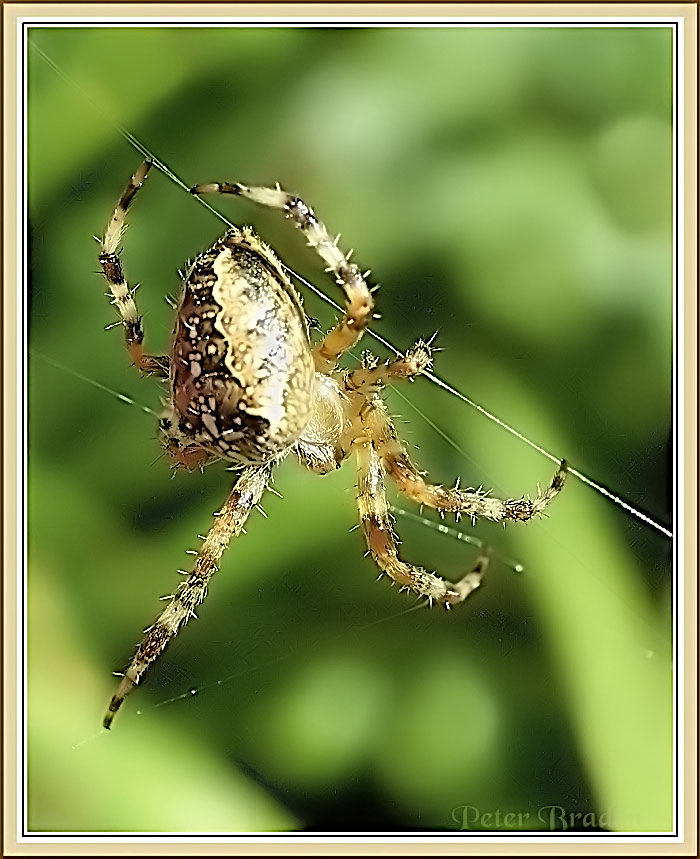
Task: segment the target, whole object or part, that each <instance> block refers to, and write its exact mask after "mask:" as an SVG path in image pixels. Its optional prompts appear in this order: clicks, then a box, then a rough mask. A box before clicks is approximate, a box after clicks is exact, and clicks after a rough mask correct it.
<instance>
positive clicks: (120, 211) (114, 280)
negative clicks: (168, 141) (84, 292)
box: [99, 161, 169, 378]
mask: <svg viewBox="0 0 700 859" xmlns="http://www.w3.org/2000/svg"><path fill="white" fill-rule="evenodd" d="M151 164H152V162H151V161H144V163H143V164H142V165H141V166H140V167H139V169H138V170H137V171H136V173H134V175H133V176H132V177H131V179H130V181H129V184H128V185H127V186H126V188H125V190H124V193H123V194H122V195H121V197H120V198H119V202H118V203H117V207H116V209H115V210H114V212H113V213H112V217H111V218H110V220H109V223H108V224H107V229H106V230H105V234H104V238H103V239H102V241H101V243H100V254H99V261H100V265H101V266H102V271H103V272H104V276H105V277H106V278H107V283H108V284H109V289H110V291H111V293H112V295H113V296H114V298H113V299H112V304H114V305H115V307H116V308H117V311H118V313H119V316H120V318H121V322H122V325H123V326H124V334H125V338H126V348H127V349H128V351H129V354H130V355H131V359H132V361H133V362H134V364H135V365H136V367H138V369H139V370H140V371H141V372H142V373H144V374H145V375H147V376H160V377H163V378H164V377H167V375H168V372H169V361H168V357H167V355H147V354H146V353H145V352H144V351H143V322H142V317H141V316H139V314H138V310H137V309H136V302H135V301H134V290H132V289H131V288H130V287H129V284H128V283H127V282H126V280H125V279H124V273H123V271H122V264H121V261H120V259H119V255H120V253H121V240H122V236H123V235H124V230H125V229H126V213H127V209H128V208H129V205H130V204H131V201H132V200H133V199H134V197H135V196H136V193H137V191H139V190H140V189H141V187H142V186H143V183H144V182H145V181H146V176H148V171H149V170H150V169H151Z"/></svg>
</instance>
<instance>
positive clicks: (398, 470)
mask: <svg viewBox="0 0 700 859" xmlns="http://www.w3.org/2000/svg"><path fill="white" fill-rule="evenodd" d="M362 420H363V423H364V424H365V425H366V433H367V435H368V436H369V437H370V438H372V439H373V440H374V443H375V445H376V447H377V451H378V452H379V455H380V456H381V459H382V463H383V466H384V468H385V470H386V472H387V474H388V475H389V477H390V478H391V479H392V480H393V481H394V483H395V484H396V485H397V487H398V488H399V489H400V490H401V492H403V493H404V494H405V495H407V496H408V497H409V498H410V499H411V500H412V501H415V503H416V504H422V505H425V506H426V507H433V508H435V509H436V510H440V511H441V512H445V513H454V514H455V515H456V516H457V517H458V518H459V517H460V516H469V517H470V518H471V519H472V521H473V520H475V519H476V518H477V517H479V516H481V517H483V518H485V519H491V520H492V521H494V522H505V521H508V520H513V521H516V522H526V521H527V520H529V519H532V517H533V516H536V515H538V514H541V513H543V512H544V510H545V508H546V507H547V506H548V505H549V503H550V502H551V501H552V499H553V498H555V497H556V496H557V495H558V494H559V492H560V491H561V488H562V487H563V485H564V481H565V480H566V475H567V471H568V467H567V463H566V460H562V461H561V463H560V464H559V468H558V469H557V471H556V473H555V475H554V477H553V478H552V482H551V483H550V485H549V486H548V487H547V489H545V490H544V492H539V491H538V493H537V495H536V496H535V497H534V498H529V497H527V496H523V497H522V498H509V499H507V500H501V499H500V498H494V497H493V496H491V495H488V494H487V493H486V492H484V491H483V490H481V489H479V490H465V489H459V488H458V487H457V486H455V487H454V488H449V487H447V486H441V485H439V484H433V483H428V482H427V481H426V480H425V479H424V477H423V475H422V474H421V473H420V472H419V471H418V469H417V468H416V466H415V465H414V464H413V463H412V462H411V460H410V459H409V457H408V454H407V453H406V451H405V450H404V448H403V446H402V444H401V442H400V441H399V439H398V435H397V433H396V430H395V428H394V425H393V424H392V422H391V419H390V418H389V416H388V415H387V413H386V410H385V409H384V408H383V406H382V405H381V404H380V403H379V402H377V401H376V400H375V401H372V402H371V407H370V408H368V409H366V410H365V413H364V414H363V418H362Z"/></svg>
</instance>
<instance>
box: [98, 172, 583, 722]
mask: <svg viewBox="0 0 700 859" xmlns="http://www.w3.org/2000/svg"><path fill="white" fill-rule="evenodd" d="M152 163H153V162H152V161H148V160H147V161H145V162H144V163H143V164H142V165H141V167H140V168H139V169H138V170H137V172H136V173H135V174H134V176H133V177H132V178H131V180H130V182H129V184H128V185H127V187H126V189H125V191H124V193H123V194H122V196H121V198H120V199H119V202H118V203H117V206H116V208H115V210H114V213H113V215H112V217H111V219H110V221H109V222H108V225H107V229H106V231H105V234H104V239H103V240H102V241H101V244H100V253H99V261H100V265H101V267H102V271H103V272H104V275H105V278H106V280H107V283H108V284H109V289H110V293H111V295H112V303H113V304H114V305H115V306H116V308H117V311H118V313H119V320H120V322H121V324H122V326H123V329H124V333H125V340H126V347H127V350H128V352H129V355H130V356H131V359H132V361H133V363H134V365H135V366H136V367H137V368H138V369H139V370H140V371H141V373H143V374H144V375H148V376H156V377H160V378H162V379H167V380H168V395H167V399H166V401H165V405H164V411H163V413H162V417H161V418H160V421H159V435H160V439H161V442H162V444H163V447H164V448H165V451H166V452H167V454H168V455H169V457H170V458H171V460H172V462H173V465H174V466H175V467H182V468H185V469H188V470H193V469H197V468H203V467H204V465H205V464H207V463H209V462H212V461H215V460H225V461H227V462H229V463H232V464H233V466H234V467H235V468H236V469H237V470H239V475H238V479H237V480H236V482H235V485H234V486H233V489H232V490H231V492H230V494H229V496H228V498H227V499H226V501H225V503H224V505H223V507H222V508H221V509H220V510H219V512H218V513H216V514H215V521H214V524H213V526H212V527H211V529H210V530H209V532H208V534H207V535H206V537H205V538H204V542H203V543H202V546H201V548H200V550H199V552H198V553H197V557H196V560H195V562H194V565H193V567H192V569H191V571H190V572H189V573H186V578H184V579H183V581H182V582H181V583H180V585H179V587H178V588H177V589H176V591H175V593H174V594H173V595H172V596H171V597H170V599H169V602H168V604H167V606H166V607H165V609H164V610H163V611H162V612H161V614H160V615H159V616H158V618H157V619H156V620H155V622H154V623H153V624H152V625H151V626H150V627H149V628H148V629H147V630H146V631H145V633H144V638H143V640H142V641H141V644H140V645H139V647H138V649H137V651H136V653H135V655H134V656H133V658H132V660H131V663H130V664H129V667H128V668H127V670H126V672H125V673H124V674H123V675H122V679H121V682H120V684H119V688H118V689H117V692H116V694H115V695H114V696H113V697H112V699H111V700H110V702H109V706H108V709H107V713H106V715H105V717H104V720H103V725H104V727H105V728H109V727H110V726H111V723H112V720H113V719H114V715H115V713H116V712H117V710H118V709H119V707H120V706H121V704H122V702H123V701H124V699H125V698H126V696H127V695H128V693H129V692H130V691H131V690H132V689H133V687H134V686H135V685H136V684H137V683H139V682H140V681H141V680H142V679H143V677H144V675H145V673H146V672H147V670H148V669H149V668H150V666H151V665H152V664H153V663H154V662H155V660H156V659H157V658H158V657H159V656H160V654H161V653H162V652H163V651H164V650H165V648H166V646H167V645H168V643H169V642H170V640H171V639H172V638H173V637H174V636H175V635H176V634H177V632H178V631H179V629H180V628H181V627H182V626H184V624H186V623H187V621H188V620H190V618H193V617H195V616H196V615H195V609H196V608H197V606H198V605H199V604H200V603H201V602H202V601H203V600H204V598H205V596H206V593H207V588H208V585H209V580H210V579H211V577H212V575H213V574H214V573H216V572H217V570H218V569H219V563H220V560H221V557H222V555H223V553H224V551H225V550H226V548H227V547H228V544H229V542H230V541H231V539H232V538H233V537H236V536H238V535H239V534H240V533H241V531H242V530H243V526H244V524H245V522H246V519H247V518H248V516H249V514H250V512H251V510H252V509H253V508H254V507H255V506H256V505H257V504H258V502H259V501H260V499H261V497H262V495H263V493H264V492H265V490H266V488H267V487H268V484H269V482H270V479H271V476H272V473H273V470H274V468H275V466H277V465H278V464H279V463H280V462H281V461H282V460H283V459H284V458H285V457H286V456H287V455H288V454H289V453H291V452H294V453H296V454H297V456H298V458H299V461H300V462H301V464H302V465H304V466H306V468H308V469H310V470H311V471H313V472H316V473H317V474H326V473H328V472H330V471H332V470H333V469H335V468H339V467H340V466H341V464H342V463H343V462H344V461H345V460H346V459H348V458H349V457H350V456H351V455H354V457H355V459H356V463H357V470H358V483H357V505H358V509H359V515H360V521H361V526H362V530H363V532H364V537H365V540H366V543H367V548H368V554H370V555H371V556H372V558H373V559H374V561H375V562H376V564H377V566H378V567H379V569H380V571H381V573H386V574H387V575H388V576H389V577H390V578H391V579H392V580H393V582H396V583H398V584H399V585H401V586H402V588H405V589H410V590H412V591H414V592H415V593H416V594H418V595H420V596H422V597H425V598H426V599H427V600H428V601H429V602H430V603H431V604H432V603H433V602H437V603H441V604H442V605H444V606H445V608H446V609H449V608H451V607H452V606H453V605H455V604H457V603H461V602H463V601H464V600H465V599H466V598H467V597H468V596H469V594H470V593H471V592H472V591H473V590H475V589H476V588H477V587H478V586H479V584H480V582H481V578H482V576H483V574H484V572H485V570H486V567H487V563H488V560H487V556H486V555H485V554H484V555H482V556H481V557H479V558H478V559H477V561H476V563H475V564H474V566H473V567H472V569H470V570H469V571H468V572H467V573H466V575H464V576H463V577H462V578H461V579H459V580H458V581H457V582H454V583H452V582H448V581H445V580H444V579H442V578H440V577H439V576H437V575H436V574H434V573H432V572H428V571H427V570H424V569H422V568H421V567H418V566H414V565H413V564H409V563H406V562H405V561H403V560H402V559H401V558H400V557H399V554H398V547H397V544H398V541H397V537H396V535H395V533H394V529H393V527H392V520H391V518H390V515H389V512H388V508H387V501H386V494H385V480H386V477H387V475H388V476H389V478H391V480H393V481H394V483H395V484H396V485H397V487H398V489H399V490H400V491H401V492H403V493H404V494H405V495H407V496H408V497H409V498H410V499H411V500H412V501H414V502H416V503H417V504H421V505H426V506H428V507H433V508H436V509H437V510H439V511H441V512H442V513H444V512H450V513H454V514H456V515H457V516H459V515H461V514H463V515H466V516H469V517H470V518H471V519H472V522H473V521H474V520H475V519H476V517H478V516H482V517H484V518H486V519H491V520H494V521H502V522H505V521H507V520H515V521H520V522H524V521H527V520H530V519H531V518H532V517H533V516H535V515H536V514H540V513H542V512H543V511H544V509H545V508H546V507H547V505H548V504H549V503H550V501H551V500H552V499H553V498H554V497H555V496H556V495H557V493H558V492H559V491H560V489H561V488H562V486H563V484H564V480H565V478H566V473H567V466H566V462H565V461H562V462H561V464H560V466H559V468H558V470H557V472H556V474H555V475H554V478H553V480H552V482H551V484H550V486H549V488H548V489H547V490H546V491H544V492H538V494H537V495H536V496H535V497H534V498H528V497H522V498H519V499H510V500H500V499H498V498H494V497H492V496H491V495H490V494H489V493H487V492H484V491H482V490H481V489H478V490H472V489H468V490H464V489H459V488H458V487H455V488H452V489H450V488H447V487H445V486H440V485H434V484H430V483H428V482H427V481H426V480H425V479H424V478H423V476H422V473H421V472H420V471H418V469H417V468H416V466H415V465H414V464H413V463H412V462H411V460H410V459H409V457H408V454H407V452H406V449H405V447H404V445H403V444H402V442H401V441H400V439H399V438H398V435H397V433H396V430H395V428H394V425H393V423H392V421H391V418H390V417H389V414H388V412H387V410H386V408H385V406H384V403H383V401H382V395H381V392H382V387H383V385H385V384H386V383H388V382H397V381H400V380H402V379H413V378H415V377H416V376H417V375H419V374H420V373H423V372H425V371H426V370H428V369H429V368H430V367H431V365H432V349H431V344H430V342H427V341H424V340H419V341H418V342H417V343H416V344H415V346H413V347H412V348H411V349H409V350H408V351H407V352H406V353H405V354H404V355H403V356H400V357H399V358H397V359H395V360H392V361H387V362H385V363H380V362H379V360H378V359H377V358H373V357H372V356H371V355H368V354H366V355H365V356H364V357H363V361H362V366H361V367H360V368H357V369H354V370H350V371H346V370H343V369H340V368H339V367H338V365H337V362H338V359H339V358H340V357H341V356H342V355H343V354H344V353H345V352H347V351H348V350H349V349H351V348H352V347H353V346H354V345H355V344H356V343H357V342H358V341H359V339H360V338H361V337H362V334H363V333H364V331H365V329H366V328H367V326H368V324H369V321H370V319H371V318H372V314H373V308H374V300H373V298H372V292H373V291H372V290H371V289H370V288H369V287H368V285H367V281H366V277H367V275H368V274H369V272H365V273H364V274H362V273H361V272H360V270H359V268H358V267H357V266H356V265H354V264H353V263H351V262H350V261H349V257H350V254H348V255H347V256H346V255H344V254H343V253H341V251H340V250H339V249H338V246H337V239H336V240H335V241H333V240H332V239H331V238H330V236H329V234H328V232H327V230H326V228H325V226H324V225H323V224H322V223H321V222H320V221H319V220H318V218H317V217H316V215H315V214H314V212H313V211H312V210H311V209H310V208H309V206H307V205H306V204H305V203H304V202H303V201H302V200H301V199H299V197H296V196H293V195H291V194H288V193H285V192H284V191H282V190H281V189H280V187H279V186H277V187H276V188H266V187H247V186H245V185H241V184H239V183H231V182H218V183H212V184H204V185H196V186H195V187H194V188H191V189H190V190H191V193H193V194H235V195H237V196H239V197H245V198H246V199H248V200H252V201H253V202H256V203H259V204H261V205H263V206H269V207H271V208H273V209H278V210H279V211H281V212H283V213H284V215H285V216H286V217H287V218H290V219H291V220H292V221H293V222H294V223H295V224H296V226H297V227H299V229H300V230H301V231H302V233H303V234H304V236H305V237H306V239H307V242H308V244H309V245H310V246H311V247H313V248H314V249H315V250H316V252H317V253H318V255H319V256H320V257H321V259H322V260H323V262H324V263H325V265H326V266H327V269H326V270H327V271H328V272H330V273H332V274H333V276H334V277H335V280H336V282H337V284H338V285H339V286H340V287H341V288H342V290H343V292H344V295H345V312H344V315H343V317H342V318H341V319H340V321H339V322H338V323H337V324H336V325H335V327H334V328H333V329H332V330H331V331H330V332H329V333H327V334H326V335H325V337H323V339H322V340H321V341H320V343H318V344H317V345H312V343H311V341H310V336H309V321H308V319H307V317H306V315H305V313H304V309H303V307H302V303H301V299H300V297H299V295H298V294H297V292H296V291H295V289H294V287H293V286H292V284H291V282H290V280H289V277H288V276H287V274H286V272H285V269H284V267H283V266H282V264H281V263H280V261H279V260H278V258H277V257H276V256H275V254H274V253H273V251H272V250H271V249H270V248H269V247H268V246H267V245H265V244H264V243H263V242H262V241H261V240H260V239H259V238H258V236H257V235H256V234H255V232H254V231H253V230H252V229H250V228H249V227H242V228H238V227H232V228H231V229H229V230H228V231H227V232H226V233H225V234H224V235H223V236H222V237H221V238H219V239H218V240H217V241H216V242H215V244H213V245H212V247H211V248H210V249H209V250H206V251H205V252H204V253H202V254H200V255H199V256H198V257H197V258H196V260H195V261H194V263H193V264H192V265H191V266H190V268H189V270H188V271H187V273H186V274H185V276H184V287H183V290H182V296H181V298H180V302H179V305H178V309H177V316H176V319H175V328H174V334H173V339H172V346H171V349H170V352H169V353H168V354H167V355H151V354H148V353H146V352H145V351H144V348H143V339H144V331H143V325H142V319H141V317H140V316H139V314H138V311H137V308H136V304H135V302H134V295H133V293H134V290H132V289H131V288H130V287H129V285H128V283H127V282H126V281H125V279H124V275H123V272H122V266H121V262H120V254H121V240H122V235H123V232H124V229H125V227H126V214H127V209H128V208H129V205H130V204H131V202H132V200H133V199H134V197H135V195H136V193H137V192H138V191H139V189H140V188H141V187H142V185H143V183H144V181H145V179H146V176H147V175H148V172H149V170H150V168H151V166H152Z"/></svg>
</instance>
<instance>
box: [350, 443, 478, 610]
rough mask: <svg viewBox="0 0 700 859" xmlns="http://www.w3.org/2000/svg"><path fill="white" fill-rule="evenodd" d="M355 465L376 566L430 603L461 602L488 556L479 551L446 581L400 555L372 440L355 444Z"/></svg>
mask: <svg viewBox="0 0 700 859" xmlns="http://www.w3.org/2000/svg"><path fill="white" fill-rule="evenodd" d="M356 456H357V465H358V483H357V507H358V510H359V513H360V522H361V524H362V530H363V532H364V535H365V540H366V542H367V548H368V549H369V553H370V554H371V556H372V558H373V559H374V561H375V563H376V564H377V566H378V567H379V569H380V570H381V571H382V572H383V573H386V574H387V575H389V576H390V577H391V578H392V579H393V581H395V582H397V583H398V584H399V585H401V586H402V588H408V589H410V590H412V591H414V592H415V593H417V594H418V595H419V596H422V597H425V598H426V599H427V600H428V601H429V602H430V603H431V604H432V602H433V601H435V602H439V603H441V604H442V605H444V606H445V608H447V609H449V608H451V607H452V606H453V605H456V604H457V603H461V602H464V600H465V599H466V598H467V597H468V596H469V594H470V593H471V592H472V591H474V590H476V588H478V587H479V585H480V584H481V578H482V576H483V575H484V573H485V572H486V568H487V566H488V556H487V555H485V554H483V555H481V556H480V557H479V558H478V559H477V561H476V563H475V565H474V567H473V568H472V569H471V570H470V571H469V572H468V573H467V574H466V575H465V576H464V577H463V578H461V579H460V580H459V581H458V582H455V583H453V582H447V581H445V580H444V579H442V578H440V576H438V575H436V574H435V573H431V572H428V571H427V570H424V569H423V568H422V567H417V566H415V565H413V564H408V563H406V562H405V561H402V560H401V558H399V554H398V546H397V538H396V534H395V533H394V529H393V527H392V524H391V518H390V516H389V512H388V507H387V501H386V488H385V481H384V477H385V471H384V465H383V463H382V459H381V457H380V455H379V454H378V453H377V451H376V449H375V447H374V445H373V444H372V442H364V443H361V444H358V445H356Z"/></svg>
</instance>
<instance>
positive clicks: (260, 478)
mask: <svg viewBox="0 0 700 859" xmlns="http://www.w3.org/2000/svg"><path fill="white" fill-rule="evenodd" d="M272 467H273V463H268V464H266V465H264V466H256V467H250V468H246V469H244V470H243V471H242V472H241V475H240V477H239V479H238V481H237V482H236V485H235V486H234V487H233V490H232V491H231V494H230V495H229V497H228V498H227V499H226V503H225V504H224V506H223V507H222V508H221V510H220V511H219V512H218V513H217V514H216V521H215V522H214V525H213V526H212V527H211V529H210V530H209V533H208V534H207V536H206V537H205V539H204V542H203V543H202V547H201V548H200V550H199V552H198V553H197V560H196V561H195V564H194V567H193V569H192V571H191V572H190V573H189V574H188V576H187V578H186V579H185V580H184V581H183V582H181V583H180V585H179V587H178V588H177V590H176V591H175V593H174V594H173V595H172V597H171V598H170V602H169V603H168V605H167V606H166V607H165V609H164V611H162V612H161V614H160V615H159V616H158V618H157V619H156V621H155V622H154V623H153V625H152V626H149V627H148V629H147V630H146V632H145V636H144V638H143V641H142V642H141V644H140V645H139V647H138V650H137V651H136V653H135V654H134V657H133V659H132V660H131V663H130V665H129V667H128V668H127V670H126V672H125V674H124V676H123V678H122V681H121V683H120V684H119V688H118V689H117V692H116V694H115V695H114V696H113V698H112V700H111V701H110V702H109V706H108V708H107V713H106V714H105V717H104V720H103V722H102V724H103V725H104V727H105V728H109V727H110V725H111V724H112V720H113V719H114V715H115V713H116V712H117V710H118V709H119V708H120V707H121V705H122V702H123V701H124V699H125V698H126V696H127V695H128V694H129V692H131V690H132V689H133V688H134V686H135V685H136V684H137V683H139V682H140V681H141V680H142V679H143V676H144V674H145V673H146V671H148V669H149V668H150V667H151V665H152V664H153V663H154V662H155V661H156V659H157V658H158V657H159V656H160V654H161V653H162V652H163V651H164V650H165V648H166V646H167V645H168V643H169V642H170V640H171V639H172V638H174V637H175V636H176V635H177V633H178V631H179V629H180V627H181V626H184V624H186V623H187V621H188V620H190V618H192V617H196V614H195V609H196V608H197V606H198V605H199V604H200V603H202V602H203V601H204V598H205V597H206V595H207V587H208V584H209V579H210V578H211V577H212V576H213V575H214V573H216V571H217V570H218V569H219V561H220V560H221V556H222V555H223V553H224V552H225V551H226V548H227V547H228V544H229V542H230V541H231V539H232V538H233V537H237V536H238V535H239V534H240V533H241V531H242V530H243V526H244V525H245V522H246V519H247V518H248V516H249V515H250V512H251V510H252V509H253V508H254V507H255V505H256V504H257V503H258V502H259V501H260V499H261V498H262V495H263V493H264V492H265V489H266V488H267V485H268V483H269V481H270V476H271V472H272Z"/></svg>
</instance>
